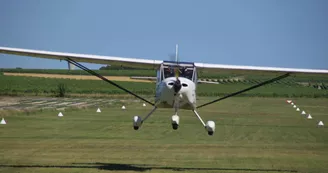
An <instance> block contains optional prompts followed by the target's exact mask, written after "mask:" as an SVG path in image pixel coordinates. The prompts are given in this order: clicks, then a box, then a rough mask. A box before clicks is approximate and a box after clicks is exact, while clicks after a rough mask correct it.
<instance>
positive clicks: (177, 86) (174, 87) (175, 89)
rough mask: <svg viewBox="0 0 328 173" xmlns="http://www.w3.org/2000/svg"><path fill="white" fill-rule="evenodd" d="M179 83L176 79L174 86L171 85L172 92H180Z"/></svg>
mask: <svg viewBox="0 0 328 173" xmlns="http://www.w3.org/2000/svg"><path fill="white" fill-rule="evenodd" d="M181 87H182V86H181V82H180V80H179V79H177V80H176V81H175V82H174V84H173V89H174V92H175V93H177V92H179V91H180V90H181Z"/></svg>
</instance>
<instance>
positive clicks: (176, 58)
mask: <svg viewBox="0 0 328 173" xmlns="http://www.w3.org/2000/svg"><path fill="white" fill-rule="evenodd" d="M178 49H179V47H178V44H176V45H175V62H176V63H178Z"/></svg>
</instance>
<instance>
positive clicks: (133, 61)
mask: <svg viewBox="0 0 328 173" xmlns="http://www.w3.org/2000/svg"><path fill="white" fill-rule="evenodd" d="M0 53H4V54H13V55H20V56H31V57H38V58H47V59H58V60H67V59H68V58H70V59H72V60H74V61H76V62H86V63H95V64H110V65H116V66H125V67H135V68H146V69H157V68H158V67H159V65H160V64H161V63H162V62H163V61H160V60H150V59H138V58H122V57H113V56H100V55H87V54H76V53H62V52H50V51H41V50H32V49H19V48H10V47H0Z"/></svg>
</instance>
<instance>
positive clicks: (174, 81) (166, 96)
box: [0, 46, 328, 135]
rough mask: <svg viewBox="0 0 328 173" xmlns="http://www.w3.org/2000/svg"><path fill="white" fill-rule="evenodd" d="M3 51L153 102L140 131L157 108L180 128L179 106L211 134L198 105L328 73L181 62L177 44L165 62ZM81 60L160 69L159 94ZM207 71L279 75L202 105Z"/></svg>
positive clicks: (139, 122) (135, 121)
mask: <svg viewBox="0 0 328 173" xmlns="http://www.w3.org/2000/svg"><path fill="white" fill-rule="evenodd" d="M0 53H3V54H14V55H20V56H31V57H38V58H48V59H57V60H65V61H67V62H68V63H70V64H73V65H75V66H76V67H79V68H81V69H82V70H85V71H87V72H89V73H90V74H92V75H95V76H97V77H99V78H101V79H102V80H104V81H106V82H108V83H110V84H112V85H114V86H116V87H118V88H120V89H122V90H124V91H125V92H127V93H129V94H131V95H134V96H135V97H137V98H139V99H141V100H143V101H145V102H147V103H149V104H151V105H152V106H153V109H152V110H151V111H150V112H149V113H148V114H147V116H146V117H145V118H143V119H142V118H141V117H140V116H134V117H133V127H134V129H135V130H138V129H139V128H140V127H141V125H142V124H143V123H144V122H145V121H146V120H147V119H148V117H149V116H150V115H151V114H153V113H154V111H155V110H156V109H157V108H174V114H173V116H172V118H171V122H172V128H173V129H175V130H176V129H178V127H179V116H178V110H179V109H188V110H192V111H193V113H194V114H195V115H196V117H197V118H198V119H199V120H200V122H201V123H202V125H203V126H204V127H205V129H206V131H207V132H208V134H209V135H213V133H214V131H215V123H214V121H207V122H206V123H205V122H204V121H203V120H202V118H201V116H200V115H199V114H198V112H197V108H200V107H204V106H207V105H209V104H212V103H215V102H218V101H221V100H223V99H226V98H229V97H232V96H235V95H238V94H240V93H243V92H246V91H249V90H252V89H255V88H257V87H260V86H263V85H266V84H269V83H272V82H274V81H277V80H280V79H283V78H285V77H288V76H290V75H302V74H313V75H318V74H319V75H327V76H328V70H317V69H295V68H277V67H255V66H237V65H222V64H206V63H193V62H178V46H176V61H163V60H149V59H136V58H122V57H112V56H99V55H85V54H75V53H62V52H50V51H40V50H31V49H20V48H10V47H0ZM78 62H87V63H96V64H110V65H121V66H125V67H142V68H149V69H156V70H157V77H156V95H155V103H152V102H150V101H148V100H146V99H144V98H142V97H140V96H138V95H136V94H135V93H133V92H131V91H129V90H127V89H125V88H123V87H121V86H119V85H117V84H116V83H114V82H112V81H110V80H108V79H106V78H104V77H103V76H101V75H99V74H97V73H96V72H94V71H92V70H90V69H88V68H87V67H85V66H83V65H81V64H80V63H78ZM198 70H206V71H209V72H215V73H217V72H230V71H231V72H233V73H234V74H245V73H247V72H258V73H261V74H278V76H277V77H275V78H273V79H271V80H268V81H265V82H262V83H259V84H257V85H255V86H252V87H249V88H246V89H244V90H241V91H238V92H235V93H232V94H229V95H227V96H224V97H222V98H219V99H216V100H213V101H211V102H208V103H205V104H203V105H200V106H197V105H196V88H197V81H198V80H197V71H198Z"/></svg>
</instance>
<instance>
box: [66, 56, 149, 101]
mask: <svg viewBox="0 0 328 173" xmlns="http://www.w3.org/2000/svg"><path fill="white" fill-rule="evenodd" d="M66 60H67V61H68V62H69V63H71V64H73V65H75V66H76V67H79V68H80V69H82V70H84V71H86V72H88V73H90V74H92V75H94V76H96V77H98V78H100V79H102V80H103V81H105V82H108V83H110V84H112V85H114V86H116V87H117V88H119V89H121V90H123V91H125V92H127V93H129V94H131V95H133V96H135V97H137V98H139V99H140V100H143V101H145V102H147V103H149V104H150V105H153V106H155V104H154V103H152V102H150V101H148V100H146V99H145V98H143V97H140V96H138V95H137V94H135V93H133V92H131V91H129V90H127V89H125V88H123V87H122V86H120V85H118V84H116V83H114V82H113V81H111V80H109V79H107V78H105V77H104V76H102V75H100V74H98V73H96V72H95V71H92V70H90V69H88V68H87V67H85V66H83V65H82V64H80V63H78V62H76V61H74V60H72V59H70V58H67V59H66Z"/></svg>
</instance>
